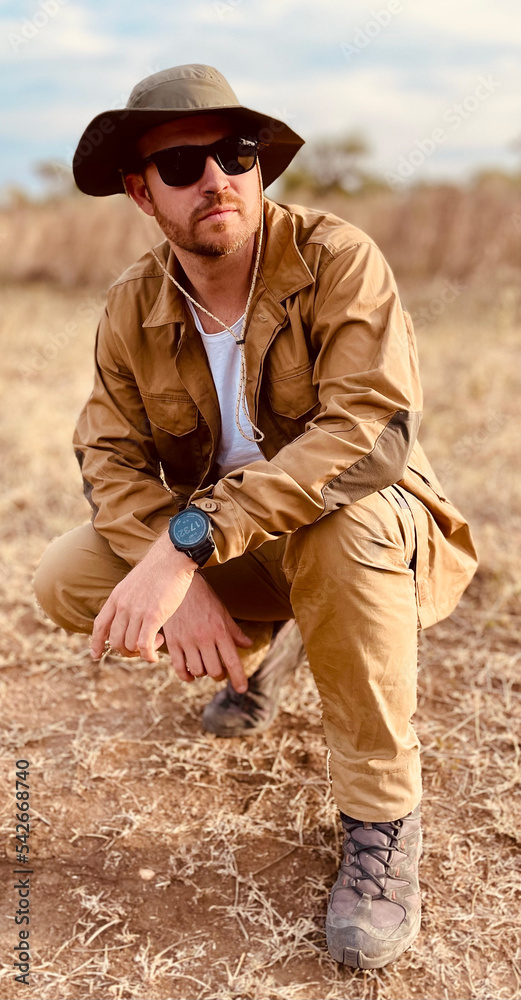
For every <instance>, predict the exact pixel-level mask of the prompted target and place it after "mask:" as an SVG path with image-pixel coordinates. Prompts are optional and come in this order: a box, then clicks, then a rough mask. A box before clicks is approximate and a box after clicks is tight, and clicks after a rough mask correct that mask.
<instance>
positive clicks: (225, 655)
mask: <svg viewBox="0 0 521 1000" xmlns="http://www.w3.org/2000/svg"><path fill="white" fill-rule="evenodd" d="M219 654H220V656H221V659H222V661H223V663H224V666H225V667H226V670H227V671H228V676H229V678H230V680H231V682H232V685H233V687H234V688H235V690H236V691H238V692H239V694H243V693H244V692H245V691H247V690H248V681H247V680H246V674H245V673H244V668H243V665H242V663H241V661H240V658H239V654H238V652H237V650H236V648H235V646H234V644H233V642H232V641H231V639H223V640H222V641H221V643H220V644H219Z"/></svg>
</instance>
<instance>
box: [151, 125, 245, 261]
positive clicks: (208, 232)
mask: <svg viewBox="0 0 521 1000" xmlns="http://www.w3.org/2000/svg"><path fill="white" fill-rule="evenodd" d="M233 134H236V132H235V129H234V128H233V126H232V124H231V123H230V122H229V121H227V119H226V117H225V116H223V115H218V114H208V115H197V116H194V117H190V118H184V119H182V120H179V121H173V122H167V123H165V124H164V125H158V126H157V127H156V128H153V129H150V130H149V131H148V132H146V133H145V134H144V135H142V136H141V137H140V139H139V141H138V144H137V149H138V153H139V154H140V155H141V156H150V154H151V153H156V152H158V151H159V150H160V149H167V148H168V147H170V146H185V145H194V146H195V145H203V146H205V145H208V144H209V143H212V142H216V141H217V140H218V139H222V138H224V136H228V135H233ZM142 176H143V178H144V181H145V185H146V190H147V192H148V198H149V200H150V205H151V207H152V209H153V214H154V215H155V218H156V219H157V222H158V223H159V225H160V227H161V229H162V230H163V232H164V234H165V236H166V237H167V238H168V239H169V240H170V242H171V243H172V244H174V245H175V246H177V247H180V248H181V249H183V250H186V251H188V252H190V253H194V254H198V255H200V256H203V257H222V256H225V255H226V254H231V253H235V252H236V251H237V250H239V249H240V248H241V247H243V246H244V245H245V244H246V243H247V242H248V240H249V239H250V237H251V236H252V235H253V233H254V232H255V231H256V229H257V227H258V224H259V218H260V187H259V177H258V173H257V169H256V168H255V167H254V168H253V170H250V171H248V172H247V173H245V174H239V175H236V176H228V175H227V174H225V173H224V171H222V170H221V168H220V167H219V165H218V164H217V163H216V161H215V160H214V159H213V157H211V156H209V157H208V158H207V160H206V165H205V169H204V173H203V175H202V177H200V178H199V180H197V181H195V182H194V183H193V184H189V185H187V186H186V187H169V186H168V185H167V184H165V183H164V182H163V181H162V180H161V177H160V175H159V172H158V170H157V167H156V165H155V164H154V163H151V164H148V165H147V166H146V167H145V168H144V169H143V173H142ZM146 210H147V207H145V211H146Z"/></svg>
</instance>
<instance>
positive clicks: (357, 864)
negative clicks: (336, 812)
mask: <svg viewBox="0 0 521 1000" xmlns="http://www.w3.org/2000/svg"><path fill="white" fill-rule="evenodd" d="M342 820H343V823H344V824H346V823H348V824H351V823H353V822H354V821H353V820H352V819H350V818H349V817H344V816H343V817H342ZM361 827H362V828H363V823H357V825H356V826H354V827H353V829H346V827H345V826H344V830H345V833H346V839H345V841H344V852H345V854H346V855H348V856H347V857H344V860H343V861H342V864H341V869H342V871H343V872H344V873H345V874H346V875H348V876H349V878H350V879H353V882H354V884H353V885H352V888H353V889H356V891H357V892H358V894H359V895H360V896H361V895H363V892H364V890H363V889H361V888H360V887H359V885H358V883H359V882H361V881H363V880H364V879H370V881H371V882H373V884H374V885H375V886H376V887H377V889H378V890H379V892H380V893H381V894H382V895H383V894H384V892H385V881H386V879H387V878H389V868H390V867H391V857H392V853H393V851H395V850H397V848H398V839H399V836H400V832H401V829H402V827H403V819H397V820H394V821H393V822H391V823H371V827H372V829H373V830H378V831H379V832H380V833H383V834H384V836H385V837H387V838H388V840H389V843H388V844H385V845H384V844H363V843H361V842H360V841H359V840H357V839H356V831H357V829H360V828H361ZM348 848H349V852H348ZM362 855H365V860H363V859H362ZM385 855H386V856H385ZM370 858H374V859H375V860H376V861H377V862H378V864H379V865H381V866H382V868H383V871H382V873H381V875H379V876H378V875H375V873H374V872H372V871H370V870H369V869H368V868H367V867H366V865H367V863H368V860H369V859H370ZM353 869H354V871H355V872H356V874H354V873H353Z"/></svg>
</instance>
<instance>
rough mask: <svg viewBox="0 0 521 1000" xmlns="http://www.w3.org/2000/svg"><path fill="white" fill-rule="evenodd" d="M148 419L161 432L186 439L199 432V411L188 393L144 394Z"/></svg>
mask: <svg viewBox="0 0 521 1000" xmlns="http://www.w3.org/2000/svg"><path fill="white" fill-rule="evenodd" d="M142 397H143V402H144V404H145V409H146V411H147V415H148V419H149V420H150V423H151V425H152V432H153V430H154V428H157V429H158V430H159V431H163V432H166V433H167V434H173V435H174V437H184V436H185V434H190V433H192V432H193V431H195V430H197V424H198V419H199V411H198V409H197V406H196V405H195V403H194V401H193V399H191V397H190V396H189V395H188V393H181V392H176V393H172V394H171V395H157V396H156V395H153V394H146V393H142Z"/></svg>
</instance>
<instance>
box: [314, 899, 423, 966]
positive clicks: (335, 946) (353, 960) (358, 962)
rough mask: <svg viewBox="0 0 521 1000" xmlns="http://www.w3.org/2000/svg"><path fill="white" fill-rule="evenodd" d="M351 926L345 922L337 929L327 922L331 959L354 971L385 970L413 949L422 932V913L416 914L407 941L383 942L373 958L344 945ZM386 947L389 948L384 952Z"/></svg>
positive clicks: (359, 950)
mask: <svg viewBox="0 0 521 1000" xmlns="http://www.w3.org/2000/svg"><path fill="white" fill-rule="evenodd" d="M350 926H351V925H350V924H349V923H348V922H347V921H345V922H344V926H342V927H335V926H333V925H332V924H331V923H328V922H327V921H326V939H327V949H328V951H329V954H330V955H331V958H334V960H335V962H339V963H340V965H348V966H349V967H350V968H352V969H383V968H384V966H386V965H389V964H390V963H391V962H395V961H396V959H397V958H399V957H400V955H403V953H404V951H407V949H408V948H410V947H411V945H412V943H413V941H414V940H415V938H416V937H417V935H418V933H419V931H420V926H421V913H420V912H418V913H417V914H416V916H415V918H414V922H413V924H412V926H411V929H410V931H409V934H408V935H407V937H406V938H405V939H404V938H402V939H401V941H395V942H392V943H391V942H386V941H382V951H381V953H380V954H379V955H378V956H376V957H373V958H370V957H368V956H367V955H365V954H364V952H363V951H362V950H361V949H360V948H348V947H346V946H345V945H344V944H343V941H342V938H344V939H345V932H346V930H348V929H349V928H350ZM386 945H388V947H387V950H386V951H384V948H385V946H386Z"/></svg>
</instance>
